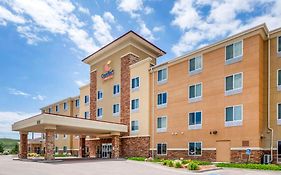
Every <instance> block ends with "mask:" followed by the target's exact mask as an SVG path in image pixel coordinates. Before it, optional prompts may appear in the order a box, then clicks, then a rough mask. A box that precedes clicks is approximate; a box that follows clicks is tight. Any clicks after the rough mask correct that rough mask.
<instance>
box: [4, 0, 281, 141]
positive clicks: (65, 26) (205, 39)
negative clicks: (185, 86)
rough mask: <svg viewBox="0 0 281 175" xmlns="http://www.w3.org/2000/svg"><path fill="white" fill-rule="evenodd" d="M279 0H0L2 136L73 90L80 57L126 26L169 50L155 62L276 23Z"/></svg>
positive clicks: (83, 72)
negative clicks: (15, 125)
mask: <svg viewBox="0 0 281 175" xmlns="http://www.w3.org/2000/svg"><path fill="white" fill-rule="evenodd" d="M280 9H281V2H280V0H278V1H277V0H218V1H213V0H177V1H166V0H116V1H114V0H83V1H82V0H80V1H74V0H73V1H71V0H66V1H61V0H28V1H23V0H1V1H0V60H1V64H0V65H1V69H0V73H1V76H0V138H1V137H13V138H17V137H18V134H17V133H13V132H11V131H10V130H11V129H10V126H11V123H13V122H15V121H17V120H20V119H23V118H26V117H30V116H32V115H34V114H36V113H39V108H40V107H42V106H44V105H47V104H49V103H52V102H55V101H57V100H60V99H62V98H66V97H69V96H75V95H77V94H78V93H79V89H78V87H79V86H81V85H83V84H85V83H88V82H89V67H88V65H86V64H84V63H82V62H81V60H82V59H83V58H84V57H86V56H87V55H89V54H90V53H92V52H94V51H96V50H97V49H98V48H100V47H101V46H103V45H105V44H107V43H108V42H110V41H112V40H114V39H115V38H117V37H118V36H120V35H122V34H124V33H125V32H127V31H128V30H134V31H135V32H137V33H139V34H140V35H142V36H143V37H145V38H147V39H148V40H150V41H151V42H153V43H155V44H156V45H157V46H159V47H160V48H161V49H163V50H165V51H166V52H167V54H166V55H165V56H163V57H161V58H160V59H159V63H160V62H164V61H167V60H169V59H173V58H175V57H177V56H180V55H183V54H184V53H187V52H189V51H191V50H194V49H197V48H199V47H202V46H205V45H207V44H210V43H213V42H215V41H218V40H220V39H223V38H225V37H227V36H229V35H232V34H235V33H237V32H239V31H243V30H245V29H248V28H250V27H253V26H256V25H259V24H261V23H265V22H266V24H267V25H268V27H269V29H270V30H272V29H275V28H278V27H281V22H280V19H281V10H280Z"/></svg>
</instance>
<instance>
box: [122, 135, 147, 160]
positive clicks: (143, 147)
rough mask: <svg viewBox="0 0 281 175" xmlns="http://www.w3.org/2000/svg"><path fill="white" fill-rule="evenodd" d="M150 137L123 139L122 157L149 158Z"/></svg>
mask: <svg viewBox="0 0 281 175" xmlns="http://www.w3.org/2000/svg"><path fill="white" fill-rule="evenodd" d="M149 148H150V137H125V138H121V153H120V154H121V156H122V157H149Z"/></svg>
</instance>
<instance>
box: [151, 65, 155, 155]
mask: <svg viewBox="0 0 281 175" xmlns="http://www.w3.org/2000/svg"><path fill="white" fill-rule="evenodd" d="M150 71H152V115H151V117H152V121H151V130H152V132H151V144H152V154H151V156H152V158H153V159H154V72H153V70H152V68H150Z"/></svg>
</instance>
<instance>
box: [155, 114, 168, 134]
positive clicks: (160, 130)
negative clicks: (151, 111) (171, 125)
mask: <svg viewBox="0 0 281 175" xmlns="http://www.w3.org/2000/svg"><path fill="white" fill-rule="evenodd" d="M158 118H166V128H158ZM167 128H168V116H167V115H163V116H158V117H156V132H157V133H162V132H167Z"/></svg>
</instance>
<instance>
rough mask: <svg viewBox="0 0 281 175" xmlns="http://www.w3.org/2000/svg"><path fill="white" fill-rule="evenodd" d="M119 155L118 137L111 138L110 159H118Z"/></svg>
mask: <svg viewBox="0 0 281 175" xmlns="http://www.w3.org/2000/svg"><path fill="white" fill-rule="evenodd" d="M119 155H120V137H119V136H118V135H114V136H112V158H114V159H118V158H119Z"/></svg>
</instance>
